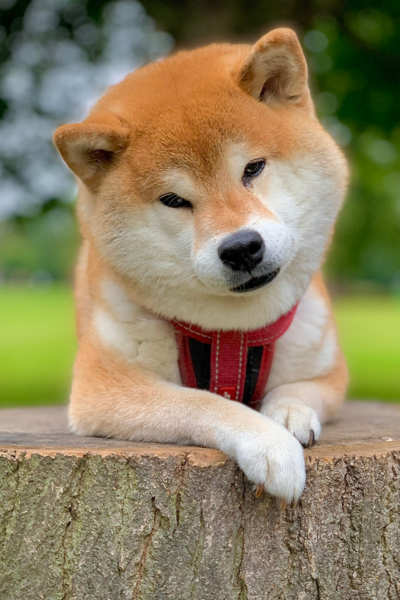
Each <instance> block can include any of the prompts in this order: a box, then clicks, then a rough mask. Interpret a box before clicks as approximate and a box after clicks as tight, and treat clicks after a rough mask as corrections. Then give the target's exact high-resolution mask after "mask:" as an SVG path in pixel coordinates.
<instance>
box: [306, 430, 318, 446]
mask: <svg viewBox="0 0 400 600" xmlns="http://www.w3.org/2000/svg"><path fill="white" fill-rule="evenodd" d="M316 443H317V440H316V439H315V433H314V429H310V437H309V438H308V442H307V443H305V444H304V443H303V444H302V446H303V448H308V446H314V445H315V444H316Z"/></svg>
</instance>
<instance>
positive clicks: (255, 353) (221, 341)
mask: <svg viewBox="0 0 400 600" xmlns="http://www.w3.org/2000/svg"><path fill="white" fill-rule="evenodd" d="M296 309H297V304H296V305H295V306H294V307H293V308H292V309H291V310H290V311H289V312H288V313H286V314H285V315H283V316H282V317H280V318H279V319H278V320H277V321H275V323H271V324H270V325H267V326H266V327H262V328H261V329H254V330H253V331H236V330H232V331H209V330H206V329H202V328H201V327H198V326H197V325H191V324H189V323H184V322H182V321H176V320H173V321H171V325H172V326H173V328H174V330H175V335H176V340H177V344H178V349H179V369H180V372H181V377H182V383H183V385H184V386H186V387H191V388H198V389H206V390H209V391H210V392H214V393H216V394H219V395H220V396H224V397H225V398H229V399H230V400H236V401H237V402H244V403H245V404H247V405H249V406H251V407H252V408H255V406H256V405H257V403H258V402H259V401H260V400H261V399H262V397H263V395H264V392H265V387H266V385H267V381H268V376H269V374H270V371H271V366H272V360H273V357H274V350H275V342H276V340H277V339H278V338H279V337H281V335H283V334H284V333H285V331H286V330H287V329H288V328H289V327H290V324H291V323H292V321H293V318H294V315H295V312H296Z"/></svg>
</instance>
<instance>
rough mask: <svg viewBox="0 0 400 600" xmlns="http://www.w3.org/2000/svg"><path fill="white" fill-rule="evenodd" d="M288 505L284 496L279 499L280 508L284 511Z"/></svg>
mask: <svg viewBox="0 0 400 600" xmlns="http://www.w3.org/2000/svg"><path fill="white" fill-rule="evenodd" d="M287 505H288V503H287V502H286V500H285V499H284V498H281V499H280V500H279V510H281V511H284V510H286V509H287Z"/></svg>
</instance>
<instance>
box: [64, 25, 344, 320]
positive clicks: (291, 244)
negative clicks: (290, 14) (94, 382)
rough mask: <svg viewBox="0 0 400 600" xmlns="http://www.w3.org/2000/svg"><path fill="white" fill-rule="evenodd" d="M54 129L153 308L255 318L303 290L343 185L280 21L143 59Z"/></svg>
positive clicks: (91, 229)
mask: <svg viewBox="0 0 400 600" xmlns="http://www.w3.org/2000/svg"><path fill="white" fill-rule="evenodd" d="M55 142H56V145H57V147H58V149H59V151H60V153H61V155H62V156H63V158H64V159H65V161H66V162H67V164H68V165H69V166H70V168H71V169H72V170H73V171H74V172H75V174H76V175H77V176H78V178H79V179H80V181H81V197H80V211H79V212H80V218H81V223H82V228H83V232H84V235H85V236H86V237H87V238H89V240H90V241H91V243H92V245H94V247H95V248H96V249H97V251H98V252H99V253H100V255H101V257H102V259H103V261H105V262H106V263H107V264H108V265H109V267H110V268H111V269H112V270H113V272H114V273H118V274H119V276H120V277H122V278H123V279H124V281H125V282H128V284H129V285H131V287H132V290H134V293H135V294H136V297H139V298H140V300H141V301H142V302H143V303H144V304H145V305H146V306H148V307H149V308H151V309H153V310H156V311H158V312H160V313H161V314H163V315H165V316H167V317H170V318H172V317H178V318H181V319H185V320H189V321H195V322H198V323H199V324H201V325H203V326H209V327H218V326H220V327H223V328H224V327H256V326H259V325H262V324H265V323H266V322H267V321H268V320H272V319H274V318H276V316H279V314H281V313H282V312H284V311H285V310H288V309H289V308H290V307H291V306H292V305H293V304H294V303H295V302H296V301H298V300H299V298H300V296H301V294H302V293H303V292H304V290H305V289H306V287H307V286H308V284H309V282H310V279H311V277H312V276H313V274H314V273H315V271H316V270H317V269H318V268H319V265H320V263H321V260H322V257H323V254H324V251H325V249H326V247H327V244H328V241H329V238H330V235H331V232H332V227H333V224H334V221H335V218H336V215H337V212H338V210H339V208H340V205H341V203H342V200H343V197H344V192H345V186H346V177H347V170H346V165H345V161H344V159H343V156H342V154H341V153H340V151H339V149H338V148H337V146H336V144H335V143H334V142H333V140H332V139H331V138H330V136H329V135H328V134H327V133H326V132H325V131H324V130H323V128H322V127H321V125H320V124H319V122H318V120H317V119H316V117H315V113H314V108H313V104H312V101H311V98H310V93H309V89H308V86H307V67H306V63H305V60H304V56H303V53H302V51H301V48H300V45H299V42H298V40H297V38H296V36H295V34H294V33H293V32H292V31H290V30H287V29H277V30H274V31H272V32H271V33H269V34H267V35H266V36H264V37H263V38H262V39H261V40H259V41H258V42H257V43H256V44H255V46H253V47H248V46H231V45H213V46H208V47H206V48H202V49H199V50H195V51H191V52H183V53H179V54H177V55H176V56H174V57H171V58H168V59H166V60H163V61H161V62H158V63H154V64H151V65H149V66H146V67H143V68H142V69H139V70H137V71H135V72H134V73H133V74H131V75H129V76H128V77H127V78H126V79H125V80H124V81H123V82H122V83H120V84H118V85H116V86H114V87H112V88H110V89H109V90H108V92H107V93H106V94H105V96H104V97H103V98H102V99H101V100H100V101H99V102H98V103H97V105H96V106H95V108H94V109H93V111H92V113H91V115H90V116H89V117H88V119H86V120H85V121H84V122H83V123H79V124H72V125H65V126H63V127H60V128H59V129H58V130H57V132H56V135H55Z"/></svg>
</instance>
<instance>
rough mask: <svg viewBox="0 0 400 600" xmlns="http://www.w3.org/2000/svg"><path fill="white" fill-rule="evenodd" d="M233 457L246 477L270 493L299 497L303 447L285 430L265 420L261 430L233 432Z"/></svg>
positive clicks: (301, 480)
mask: <svg viewBox="0 0 400 600" xmlns="http://www.w3.org/2000/svg"><path fill="white" fill-rule="evenodd" d="M235 455H236V456H235V458H236V460H237V462H238V464H239V466H240V467H241V469H242V470H243V471H244V473H245V474H246V476H247V477H248V478H249V479H250V480H251V481H253V482H254V483H257V484H259V488H260V489H264V490H265V491H267V492H269V493H270V494H272V495H273V496H277V497H278V498H282V499H284V500H285V501H286V502H291V501H292V500H294V501H295V502H297V500H298V499H299V498H300V496H301V494H302V492H303V489H304V485H305V480H306V472H305V465H304V457H303V449H302V447H301V446H300V444H299V443H298V441H297V440H295V438H294V437H293V436H291V435H290V434H289V433H288V431H287V430H286V429H285V428H284V427H281V426H279V425H277V424H276V423H274V422H273V421H270V420H269V419H265V429H264V428H263V430H261V431H260V429H259V428H257V430H247V431H242V432H237V433H236V434H235Z"/></svg>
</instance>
